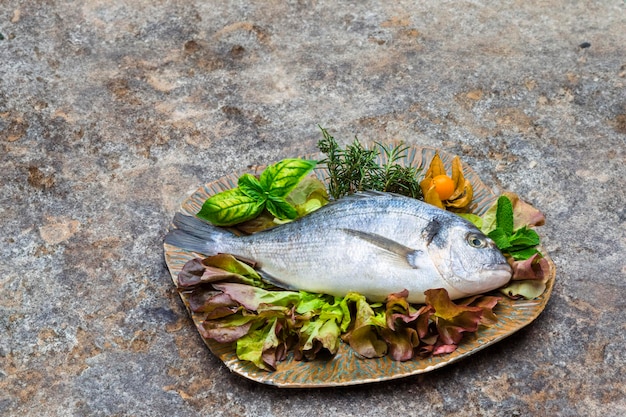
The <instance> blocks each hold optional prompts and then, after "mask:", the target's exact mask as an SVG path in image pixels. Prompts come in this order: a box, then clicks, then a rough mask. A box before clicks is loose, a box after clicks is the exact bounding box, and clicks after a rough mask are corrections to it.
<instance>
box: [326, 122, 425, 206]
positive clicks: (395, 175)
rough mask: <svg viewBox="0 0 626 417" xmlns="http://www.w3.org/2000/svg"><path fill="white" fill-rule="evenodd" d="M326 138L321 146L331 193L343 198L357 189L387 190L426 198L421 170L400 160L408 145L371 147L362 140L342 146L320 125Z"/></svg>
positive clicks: (337, 197) (333, 195)
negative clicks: (420, 180) (362, 142)
mask: <svg viewBox="0 0 626 417" xmlns="http://www.w3.org/2000/svg"><path fill="white" fill-rule="evenodd" d="M320 129H321V130H322V135H323V136H324V138H323V139H322V140H320V141H319V142H318V144H317V147H318V148H319V150H320V151H321V152H323V153H324V154H326V158H325V159H323V160H322V161H320V163H322V164H325V165H326V167H327V169H328V173H329V180H328V192H329V194H330V195H331V196H332V197H333V198H335V199H339V198H341V197H343V196H346V195H348V194H352V193H355V192H357V191H366V190H373V191H386V192H392V193H397V194H402V195H406V196H408V197H413V198H417V199H420V200H421V199H422V190H421V188H420V184H419V181H418V179H417V176H418V174H419V173H420V171H421V169H420V168H417V167H413V166H408V167H407V166H403V165H400V164H399V163H397V162H398V161H399V160H400V159H402V158H403V157H404V155H405V152H406V151H407V149H409V147H408V146H405V145H403V144H400V145H398V146H393V145H388V146H385V145H382V144H380V143H376V145H377V146H378V149H367V148H366V147H365V146H363V145H362V144H361V143H360V142H359V140H358V139H356V138H355V139H354V142H353V143H352V144H351V145H348V146H347V147H346V148H345V149H341V148H340V146H339V145H338V144H337V141H336V140H335V138H333V137H332V136H331V135H330V134H329V133H328V131H327V130H326V129H324V128H322V127H320ZM381 152H382V153H383V154H384V156H385V158H384V159H385V160H386V162H385V163H384V164H383V165H382V166H381V165H379V164H378V162H377V160H378V159H379V157H380V156H381Z"/></svg>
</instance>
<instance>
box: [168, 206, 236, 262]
mask: <svg viewBox="0 0 626 417" xmlns="http://www.w3.org/2000/svg"><path fill="white" fill-rule="evenodd" d="M173 224H174V226H175V227H176V228H175V229H172V230H170V231H169V232H168V233H167V235H165V243H167V244H168V245H172V246H177V247H179V248H181V249H185V250H188V251H191V252H198V253H202V254H205V255H215V254H217V253H220V252H223V249H222V248H223V246H224V242H225V241H227V240H228V239H229V238H232V234H231V233H230V232H228V231H226V230H222V229H220V228H218V227H216V226H213V225H211V224H209V223H206V222H204V221H202V220H200V219H198V218H196V217H193V216H185V215H184V214H181V213H176V215H175V216H174V221H173Z"/></svg>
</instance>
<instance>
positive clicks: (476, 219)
mask: <svg viewBox="0 0 626 417" xmlns="http://www.w3.org/2000/svg"><path fill="white" fill-rule="evenodd" d="M455 214H456V215H457V216H459V217H463V218H464V219H465V220H468V221H470V222H472V224H473V225H474V226H476V227H477V228H479V229H482V228H483V219H482V218H481V217H480V216H478V215H476V214H473V213H455Z"/></svg>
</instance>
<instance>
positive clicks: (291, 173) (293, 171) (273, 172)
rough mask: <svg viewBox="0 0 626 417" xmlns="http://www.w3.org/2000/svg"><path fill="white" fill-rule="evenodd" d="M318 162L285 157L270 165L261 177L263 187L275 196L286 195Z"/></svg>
mask: <svg viewBox="0 0 626 417" xmlns="http://www.w3.org/2000/svg"><path fill="white" fill-rule="evenodd" d="M316 164H317V162H315V161H309V160H306V159H297V158H296V159H283V160H282V161H280V162H278V163H276V164H274V165H270V166H268V167H267V168H265V170H264V171H263V173H261V177H260V178H259V182H260V183H261V187H262V188H263V189H264V190H265V191H266V192H268V193H269V194H270V195H272V196H274V197H286V196H287V194H289V193H290V192H291V190H293V189H294V188H295V187H296V185H298V183H299V182H300V180H301V179H302V178H304V177H305V176H306V175H307V174H308V173H309V172H311V171H312V170H313V168H315V165H316Z"/></svg>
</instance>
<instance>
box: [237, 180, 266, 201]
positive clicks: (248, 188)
mask: <svg viewBox="0 0 626 417" xmlns="http://www.w3.org/2000/svg"><path fill="white" fill-rule="evenodd" d="M237 185H238V186H239V189H240V190H241V191H242V192H243V193H244V194H245V195H247V196H248V197H252V198H254V199H255V200H257V201H265V200H266V199H267V193H266V192H265V190H264V189H263V187H262V186H261V183H260V182H259V180H258V179H257V178H256V177H255V176H254V175H252V174H243V175H242V176H241V177H239V181H238V183H237Z"/></svg>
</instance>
